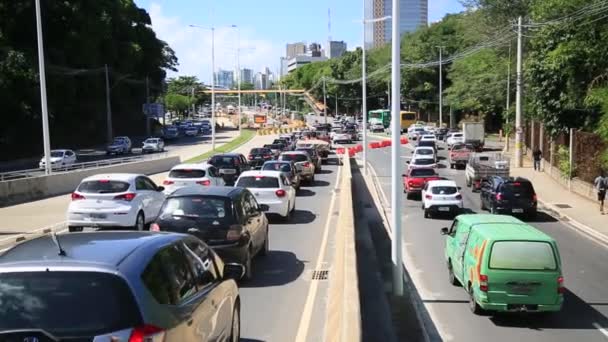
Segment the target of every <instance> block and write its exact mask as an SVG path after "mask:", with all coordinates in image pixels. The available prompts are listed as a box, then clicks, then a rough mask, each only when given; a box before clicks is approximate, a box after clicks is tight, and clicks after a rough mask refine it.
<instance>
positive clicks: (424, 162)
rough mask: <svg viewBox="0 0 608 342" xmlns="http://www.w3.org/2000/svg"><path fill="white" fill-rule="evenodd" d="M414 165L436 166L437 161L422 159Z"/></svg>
mask: <svg viewBox="0 0 608 342" xmlns="http://www.w3.org/2000/svg"><path fill="white" fill-rule="evenodd" d="M413 164H414V165H431V164H435V161H434V160H433V159H430V158H428V159H427V158H420V159H414V163H413Z"/></svg>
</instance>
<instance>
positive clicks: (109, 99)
mask: <svg viewBox="0 0 608 342" xmlns="http://www.w3.org/2000/svg"><path fill="white" fill-rule="evenodd" d="M105 71H106V126H107V127H106V130H107V131H106V134H107V135H106V139H107V141H108V143H109V142H111V141H112V138H113V134H112V97H111V95H110V72H109V70H108V65H107V64H106V65H105Z"/></svg>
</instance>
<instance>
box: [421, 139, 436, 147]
mask: <svg viewBox="0 0 608 342" xmlns="http://www.w3.org/2000/svg"><path fill="white" fill-rule="evenodd" d="M418 146H424V147H435V142H434V141H432V140H421V141H420V142H419V143H418Z"/></svg>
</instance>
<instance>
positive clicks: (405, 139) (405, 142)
mask: <svg viewBox="0 0 608 342" xmlns="http://www.w3.org/2000/svg"><path fill="white" fill-rule="evenodd" d="M407 143H408V140H407V138H406V137H403V138H401V144H403V145H406V144H407Z"/></svg>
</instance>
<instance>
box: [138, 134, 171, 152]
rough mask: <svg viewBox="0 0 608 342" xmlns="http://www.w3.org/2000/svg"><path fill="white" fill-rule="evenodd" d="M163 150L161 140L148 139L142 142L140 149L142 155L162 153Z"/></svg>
mask: <svg viewBox="0 0 608 342" xmlns="http://www.w3.org/2000/svg"><path fill="white" fill-rule="evenodd" d="M164 150H165V142H164V141H163V139H161V138H148V139H146V140H144V142H143V146H142V148H141V151H142V153H151V152H162V151H164Z"/></svg>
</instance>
